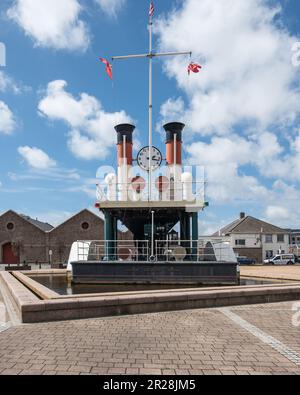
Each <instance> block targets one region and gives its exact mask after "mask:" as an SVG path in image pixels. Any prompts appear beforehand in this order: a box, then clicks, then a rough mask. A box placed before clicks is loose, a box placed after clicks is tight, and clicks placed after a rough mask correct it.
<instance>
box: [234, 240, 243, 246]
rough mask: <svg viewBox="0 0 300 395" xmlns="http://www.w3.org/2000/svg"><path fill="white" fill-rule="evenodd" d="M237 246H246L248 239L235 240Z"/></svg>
mask: <svg viewBox="0 0 300 395" xmlns="http://www.w3.org/2000/svg"><path fill="white" fill-rule="evenodd" d="M235 245H236V246H245V245H246V240H236V241H235Z"/></svg>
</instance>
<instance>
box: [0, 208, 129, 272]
mask: <svg viewBox="0 0 300 395" xmlns="http://www.w3.org/2000/svg"><path fill="white" fill-rule="evenodd" d="M103 239H104V221H103V220H102V218H100V217H99V216H98V215H96V214H94V213H92V212H91V211H89V210H82V211H80V212H79V213H77V214H75V215H74V216H72V217H71V218H69V219H68V220H66V221H65V222H63V223H62V224H60V225H59V226H57V227H53V226H52V225H50V224H48V223H45V222H41V221H39V220H37V219H36V220H35V219H32V218H30V217H28V216H26V215H23V214H18V213H16V212H14V211H12V210H9V211H7V212H6V213H4V214H2V215H0V264H19V263H24V262H26V263H28V264H32V263H65V262H66V261H67V259H68V257H69V253H70V249H71V246H72V244H73V242H75V241H77V240H103ZM119 239H120V240H121V239H123V240H130V239H131V234H130V233H129V232H127V233H123V232H119Z"/></svg>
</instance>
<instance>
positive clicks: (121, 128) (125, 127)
mask: <svg viewBox="0 0 300 395" xmlns="http://www.w3.org/2000/svg"><path fill="white" fill-rule="evenodd" d="M134 129H135V126H134V125H130V124H121V125H117V126H116V127H115V130H116V132H117V136H118V145H117V146H118V165H119V166H122V165H123V164H124V158H126V159H127V165H128V166H132V151H133V139H132V135H133V132H134Z"/></svg>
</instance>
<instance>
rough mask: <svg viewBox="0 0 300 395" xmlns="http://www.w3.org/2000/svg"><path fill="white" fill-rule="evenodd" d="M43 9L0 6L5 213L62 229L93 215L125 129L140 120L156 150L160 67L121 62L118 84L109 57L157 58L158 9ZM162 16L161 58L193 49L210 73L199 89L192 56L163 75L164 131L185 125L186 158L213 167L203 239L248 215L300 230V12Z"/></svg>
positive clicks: (229, 8) (275, 9) (1, 205)
mask: <svg viewBox="0 0 300 395" xmlns="http://www.w3.org/2000/svg"><path fill="white" fill-rule="evenodd" d="M34 3H35V2H34V0H18V1H11V0H0V42H2V43H4V44H5V46H6V49H7V65H6V67H0V117H1V116H2V131H1V119H0V158H1V162H0V212H1V211H2V212H3V211H5V210H7V209H14V210H15V211H18V212H22V213H26V214H29V215H32V216H34V217H39V218H40V219H43V220H47V221H48V222H53V223H57V222H60V221H61V220H63V219H65V218H66V217H67V216H69V215H72V214H73V213H75V212H76V211H78V210H80V209H82V208H85V207H92V206H93V204H94V201H95V198H94V197H93V193H94V185H93V184H94V180H93V179H94V177H95V174H96V171H97V168H98V167H99V166H101V165H113V163H114V155H115V145H114V138H115V133H114V130H113V127H112V126H113V122H114V121H115V120H118V119H121V120H123V119H125V120H132V121H133V122H134V123H135V124H136V125H137V128H138V132H137V137H138V140H139V142H140V144H141V145H146V144H147V139H148V135H147V128H148V126H147V122H148V114H147V100H148V81H147V76H148V74H147V73H148V69H147V67H148V65H147V61H146V60H132V61H127V62H121V63H118V64H115V65H114V74H115V78H114V86H113V87H112V84H111V82H110V80H109V79H108V77H107V76H106V74H105V72H104V69H103V65H102V64H100V62H98V60H97V59H98V57H99V56H103V57H106V58H110V57H111V56H112V55H122V54H128V53H144V52H146V51H147V47H148V32H147V21H148V7H149V1H148V0H138V1H137V0H110V1H107V0H59V1H58V0H43V7H42V9H38V8H37V6H35V5H34ZM229 3H230V4H229ZM242 3H243V2H242ZM35 4H36V3H35ZM155 5H156V18H155V32H156V35H155V43H156V48H157V49H161V50H190V49H191V50H193V52H194V58H193V59H194V60H195V61H198V62H200V63H201V64H202V65H203V66H204V68H203V72H202V74H201V75H195V76H191V78H190V79H189V78H188V77H187V73H186V64H187V63H188V61H189V59H188V58H187V59H185V58H183V59H182V58H181V59H179V58H178V59H174V60H168V61H164V63H163V62H162V61H155V67H154V80H155V86H154V93H155V95H154V117H155V124H156V125H157V126H156V129H157V130H160V129H161V126H162V124H163V123H164V122H167V121H171V120H179V121H184V122H185V123H186V125H187V127H186V132H185V133H186V134H185V141H186V145H185V148H186V150H185V158H186V161H187V162H189V163H195V164H200V165H202V164H203V165H204V166H205V167H206V169H207V174H208V191H207V192H208V199H209V200H210V203H211V206H210V208H209V209H207V210H206V212H205V213H203V214H201V216H200V225H201V231H202V232H203V233H210V232H212V231H214V230H216V229H218V228H219V226H221V225H223V224H224V223H227V222H228V221H231V220H232V219H234V218H236V217H237V216H238V214H239V212H240V211H246V212H247V213H249V214H251V215H254V216H258V217H261V218H263V219H265V220H268V221H271V222H273V223H276V224H278V225H282V226H295V227H299V226H300V214H299V212H298V211H299V210H297V208H296V205H297V203H298V201H299V197H300V189H299V186H300V184H299V182H300V126H299V115H300V104H299V103H300V92H299V88H300V67H296V66H295V65H293V64H292V56H293V53H292V46H293V44H294V43H296V42H299V41H300V24H299V19H300V4H299V1H298V0H285V1H264V0H249V2H247V5H243V6H242V5H241V2H240V1H239V0H231V1H229V0H227V1H225V0H218V1H217V0H213V1H211V0H210V1H208V0H203V1H202V2H199V1H196V0H182V1H179V0H178V1H174V0H163V1H162V0H157V1H156V2H155ZM279 7H281V8H279ZM233 11H234V12H233ZM44 15H46V17H45V16H44ZM43 18H45V20H44V19H43ZM1 78H2V85H1ZM62 81H63V82H62ZM1 86H2V88H1ZM80 95H81V96H80ZM1 103H2V113H1ZM1 114H2V115H1ZM80 114H81V115H80ZM4 116H5V117H6V118H5V119H6V121H5V122H4V121H3V120H4ZM80 116H81V117H82V118H81V119H78V117H79V118H80ZM8 118H9V119H8ZM100 129H101V130H100ZM155 144H156V145H157V146H159V147H160V148H162V149H163V144H162V140H161V136H160V134H159V133H156V135H155Z"/></svg>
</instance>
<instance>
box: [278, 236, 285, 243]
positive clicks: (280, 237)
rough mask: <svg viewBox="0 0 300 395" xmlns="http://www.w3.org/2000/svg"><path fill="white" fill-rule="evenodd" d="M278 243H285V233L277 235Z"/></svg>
mask: <svg viewBox="0 0 300 395" xmlns="http://www.w3.org/2000/svg"><path fill="white" fill-rule="evenodd" d="M277 243H284V235H277Z"/></svg>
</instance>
